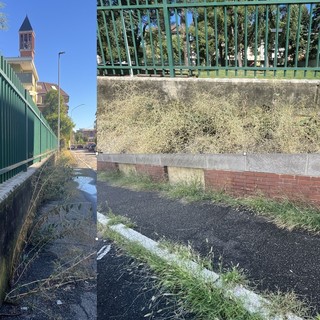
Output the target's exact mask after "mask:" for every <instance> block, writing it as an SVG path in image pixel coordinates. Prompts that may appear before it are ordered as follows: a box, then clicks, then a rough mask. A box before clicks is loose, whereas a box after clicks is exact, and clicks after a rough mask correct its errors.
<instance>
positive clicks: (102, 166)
mask: <svg viewBox="0 0 320 320" xmlns="http://www.w3.org/2000/svg"><path fill="white" fill-rule="evenodd" d="M97 170H98V171H102V170H105V171H117V170H118V164H117V163H115V162H105V161H97Z"/></svg>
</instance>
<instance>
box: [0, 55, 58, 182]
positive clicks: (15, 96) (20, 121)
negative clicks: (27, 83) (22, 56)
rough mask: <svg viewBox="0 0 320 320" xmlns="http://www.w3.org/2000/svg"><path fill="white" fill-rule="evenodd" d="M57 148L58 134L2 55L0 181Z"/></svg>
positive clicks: (0, 82)
mask: <svg viewBox="0 0 320 320" xmlns="http://www.w3.org/2000/svg"><path fill="white" fill-rule="evenodd" d="M56 149H57V137H56V136H55V134H54V133H53V131H52V130H51V128H50V126H49V125H48V123H47V122H46V120H45V119H44V118H43V116H42V114H41V112H40V111H39V109H38V108H37V106H36V105H35V103H34V102H33V100H32V98H31V96H30V95H29V93H28V92H27V91H26V90H25V89H24V88H23V86H22V84H21V82H20V80H19V79H18V77H17V75H16V74H15V73H14V71H13V70H12V68H11V67H10V65H9V64H8V63H7V62H6V61H5V59H4V58H3V57H1V56H0V183H2V182H4V181H6V180H7V179H9V178H11V177H13V176H14V175H16V174H17V173H19V172H21V171H24V170H26V169H27V167H28V166H29V165H31V164H33V163H34V162H37V161H41V158H43V157H45V156H47V155H49V154H50V153H52V152H54V151H56Z"/></svg>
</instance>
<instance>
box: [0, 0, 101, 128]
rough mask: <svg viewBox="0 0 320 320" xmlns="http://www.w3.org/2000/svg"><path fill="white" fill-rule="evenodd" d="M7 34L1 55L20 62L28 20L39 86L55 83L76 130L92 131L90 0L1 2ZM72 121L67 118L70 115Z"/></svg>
mask: <svg viewBox="0 0 320 320" xmlns="http://www.w3.org/2000/svg"><path fill="white" fill-rule="evenodd" d="M0 3H3V4H4V5H5V7H4V8H3V9H1V12H3V13H4V14H5V15H6V17H7V25H8V29H7V30H5V31H2V30H0V54H1V55H3V56H4V57H17V56H19V46H18V39H19V38H18V32H19V28H20V26H21V24H22V22H23V20H24V18H25V17H26V15H28V17H29V20H30V23H31V25H32V28H33V30H34V32H35V36H36V37H35V51H36V52H35V65H36V68H37V71H38V75H39V81H44V82H53V83H57V82H58V52H59V51H65V52H66V53H65V54H64V55H61V59H60V86H61V88H62V89H63V90H64V91H66V92H67V93H68V94H69V96H70V101H69V107H70V109H69V110H70V111H71V110H72V109H73V108H75V107H76V106H78V105H80V104H84V105H83V106H81V107H79V108H76V109H75V110H74V111H73V112H72V119H73V121H74V122H75V124H76V129H78V128H93V125H94V120H95V113H96V103H97V99H96V91H97V89H96V88H97V85H96V75H97V73H96V2H95V1H93V0H81V1H78V0H77V1H76V0H56V1H53V2H47V1H40V0H28V1H21V0H0ZM69 115H70V112H69Z"/></svg>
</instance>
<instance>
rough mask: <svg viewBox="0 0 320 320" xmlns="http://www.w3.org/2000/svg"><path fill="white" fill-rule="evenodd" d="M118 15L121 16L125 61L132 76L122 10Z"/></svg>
mask: <svg viewBox="0 0 320 320" xmlns="http://www.w3.org/2000/svg"><path fill="white" fill-rule="evenodd" d="M120 16H121V24H122V31H123V40H124V46H125V49H126V55H127V62H128V66H129V68H130V69H129V72H130V76H131V77H133V71H132V62H131V56H130V49H129V45H128V37H127V30H126V24H125V21H124V16H123V10H121V11H120Z"/></svg>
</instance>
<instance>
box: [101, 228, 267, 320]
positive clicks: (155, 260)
mask: <svg viewBox="0 0 320 320" xmlns="http://www.w3.org/2000/svg"><path fill="white" fill-rule="evenodd" d="M106 235H107V237H109V238H110V239H112V240H114V241H116V242H117V243H118V245H120V246H121V247H122V248H123V249H124V250H125V251H126V252H128V254H129V255H131V256H133V257H135V258H136V259H137V260H138V261H140V262H141V261H142V262H143V263H146V264H147V265H148V267H149V268H150V269H151V271H152V272H153V273H154V274H155V279H156V281H155V286H156V288H157V289H158V290H159V291H160V292H161V295H163V296H166V297H171V298H172V299H174V304H175V305H177V306H179V308H182V309H184V310H187V311H188V313H189V314H192V315H194V318H195V319H199V320H216V319H234V320H240V319H241V320H258V319H261V318H260V316H259V315H252V314H249V313H248V312H247V311H246V310H245V309H244V307H243V306H242V304H241V302H240V301H237V300H234V299H233V298H231V297H226V296H225V295H224V292H223V290H222V289H220V288H217V287H216V286H215V285H214V284H213V283H210V282H207V281H206V280H205V279H203V278H202V277H201V275H200V272H199V274H198V275H197V274H191V273H190V272H189V271H188V270H186V269H184V268H182V267H181V266H179V265H177V264H176V263H168V262H166V261H165V260H163V259H161V258H159V257H158V256H156V255H154V254H151V253H150V252H149V251H147V250H146V249H144V248H143V247H142V246H141V245H139V244H137V243H133V242H128V241H126V240H125V239H123V238H122V237H121V236H120V235H118V234H117V233H115V232H114V231H112V230H111V229H109V228H108V229H107V231H106ZM166 246H168V244H166ZM174 248H175V246H174V245H171V249H172V250H173V249H174ZM179 251H180V257H181V259H182V256H185V255H186V252H187V251H188V249H182V248H181V247H180V249H179ZM182 251H183V253H182ZM178 254H179V252H178ZM187 255H189V256H193V253H192V252H190V254H187ZM193 258H194V259H196V260H198V262H200V260H199V259H198V258H197V257H193ZM183 259H185V258H183ZM200 269H201V266H199V271H200ZM233 272H234V271H233ZM152 315H153V313H152V312H151V313H149V314H147V315H146V317H148V316H150V317H151V316H152Z"/></svg>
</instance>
